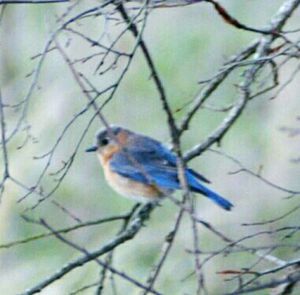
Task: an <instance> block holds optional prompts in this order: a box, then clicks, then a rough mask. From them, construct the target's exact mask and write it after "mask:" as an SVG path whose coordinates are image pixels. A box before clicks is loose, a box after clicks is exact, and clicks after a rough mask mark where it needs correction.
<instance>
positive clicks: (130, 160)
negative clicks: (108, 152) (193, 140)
mask: <svg viewBox="0 0 300 295" xmlns="http://www.w3.org/2000/svg"><path fill="white" fill-rule="evenodd" d="M142 139H143V138H142ZM142 139H138V140H136V141H135V143H134V144H133V145H130V146H129V147H127V148H126V149H124V150H123V151H120V152H118V153H116V154H115V155H114V156H113V157H112V159H111V161H110V168H111V169H112V171H113V172H116V173H118V174H120V175H122V176H124V177H127V178H129V179H132V180H135V181H137V182H141V183H144V184H155V185H157V186H158V187H161V188H164V189H169V190H178V189H181V186H180V182H179V179H178V173H177V166H176V156H175V155H174V154H172V152H171V151H169V150H168V149H167V148H165V147H164V146H163V145H162V144H161V143H159V142H158V141H156V140H153V139H149V138H147V140H145V139H144V140H142ZM135 163H136V164H135ZM138 165H140V169H139V167H137V166H138ZM185 176H186V180H187V183H188V186H189V189H190V190H191V191H192V192H195V193H200V194H202V195H204V196H206V197H208V198H209V199H211V200H212V201H214V202H215V203H216V204H218V205H219V206H221V207H222V208H223V209H225V210H230V209H231V208H232V207H233V205H232V204H231V203H230V202H229V201H228V200H226V199H224V198H223V197H222V196H220V195H219V194H217V193H215V192H213V191H212V190H210V189H209V188H207V187H205V186H204V185H202V184H201V183H200V181H205V182H209V181H208V180H207V179H206V178H204V177H203V176H202V175H200V174H198V173H197V172H195V171H193V170H192V169H189V168H187V169H186V170H185Z"/></svg>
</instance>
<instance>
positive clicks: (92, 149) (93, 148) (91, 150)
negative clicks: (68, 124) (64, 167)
mask: <svg viewBox="0 0 300 295" xmlns="http://www.w3.org/2000/svg"><path fill="white" fill-rule="evenodd" d="M97 149H98V148H97V146H95V145H94V146H91V147H90V148H88V149H86V150H85V151H86V152H87V153H90V152H95V151H96V150H97Z"/></svg>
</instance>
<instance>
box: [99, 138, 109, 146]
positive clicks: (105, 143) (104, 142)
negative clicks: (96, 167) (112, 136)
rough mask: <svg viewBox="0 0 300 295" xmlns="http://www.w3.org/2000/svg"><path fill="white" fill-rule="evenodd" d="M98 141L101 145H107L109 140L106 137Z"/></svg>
mask: <svg viewBox="0 0 300 295" xmlns="http://www.w3.org/2000/svg"><path fill="white" fill-rule="evenodd" d="M100 143H101V145H102V146H104V145H107V144H108V143H109V140H108V138H103V139H102V140H101V142H100Z"/></svg>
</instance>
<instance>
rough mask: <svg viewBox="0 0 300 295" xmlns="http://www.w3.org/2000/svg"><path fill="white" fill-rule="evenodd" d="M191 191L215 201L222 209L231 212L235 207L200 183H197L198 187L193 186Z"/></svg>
mask: <svg viewBox="0 0 300 295" xmlns="http://www.w3.org/2000/svg"><path fill="white" fill-rule="evenodd" d="M191 190H192V191H194V192H196V193H200V194H202V195H204V196H206V197H208V198H209V199H211V200H212V201H214V202H215V203H216V204H217V205H219V206H220V207H222V208H223V209H225V210H228V211H229V210H231V208H232V207H233V204H232V203H230V202H229V201H228V200H226V199H225V198H223V197H221V196H220V195H219V194H217V193H215V192H213V191H212V190H210V189H209V188H207V187H205V186H204V185H202V184H200V183H199V182H198V183H197V186H192V187H191Z"/></svg>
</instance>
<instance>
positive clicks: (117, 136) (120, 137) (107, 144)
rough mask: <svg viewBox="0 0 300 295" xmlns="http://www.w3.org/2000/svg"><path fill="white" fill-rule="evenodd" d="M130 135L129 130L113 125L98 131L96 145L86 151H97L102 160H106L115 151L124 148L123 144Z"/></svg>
mask: <svg viewBox="0 0 300 295" xmlns="http://www.w3.org/2000/svg"><path fill="white" fill-rule="evenodd" d="M128 135H129V132H128V130H126V129H123V128H121V127H119V126H114V125H112V126H110V127H109V128H105V129H102V130H100V131H98V132H97V134H96V143H95V145H93V146H91V147H90V148H88V149H86V150H85V151H86V152H88V153H89V152H97V155H98V156H99V157H100V160H105V159H107V158H110V157H111V156H112V155H113V154H114V153H115V152H117V151H119V150H120V149H122V146H123V145H124V144H125V143H126V140H127V137H128Z"/></svg>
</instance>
